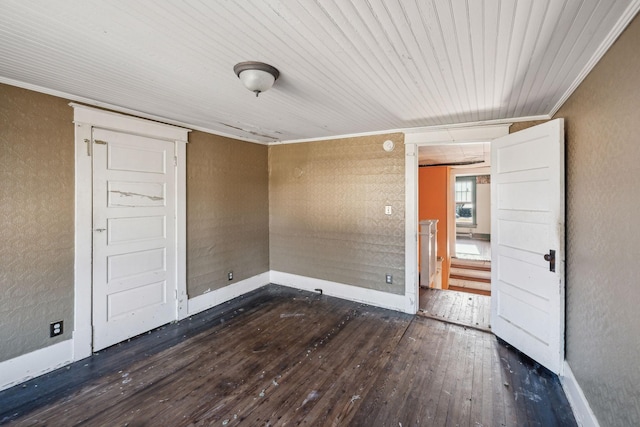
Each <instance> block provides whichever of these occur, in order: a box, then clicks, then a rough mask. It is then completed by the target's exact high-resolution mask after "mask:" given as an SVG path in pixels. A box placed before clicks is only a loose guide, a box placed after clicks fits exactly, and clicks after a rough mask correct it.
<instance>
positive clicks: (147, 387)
mask: <svg viewBox="0 0 640 427" xmlns="http://www.w3.org/2000/svg"><path fill="white" fill-rule="evenodd" d="M0 424H11V425H51V426H58V425H64V426H68V425H78V424H83V425H92V426H93V425H99V426H102V425H104V426H126V425H128V426H204V425H206V426H209V425H217V426H233V425H251V426H253V425H256V426H265V425H270V426H280V425H282V426H284V425H310V426H325V425H327V426H328V425H350V426H351V425H353V426H394V427H398V426H405V427H406V426H449V425H450V426H457V425H460V426H480V425H481V426H556V425H562V426H574V425H576V423H575V420H574V418H573V415H572V413H571V410H570V408H569V405H568V403H567V400H566V398H565V396H564V393H563V392H562V388H561V387H560V384H559V381H558V379H557V377H555V376H554V375H553V374H551V373H549V372H548V371H547V370H545V369H544V368H541V367H540V366H539V365H537V364H535V363H533V362H532V361H531V360H529V359H527V358H526V357H524V356H523V355H521V354H520V353H518V352H517V351H514V350H513V349H511V348H509V347H508V346H507V345H505V344H504V343H500V342H498V341H497V340H496V338H495V337H494V336H493V335H491V334H489V333H486V332H483V331H480V330H476V329H469V328H464V327H461V326H457V325H454V324H450V323H445V322H440V321H438V320H434V319H431V318H424V317H420V316H410V315H406V314H401V313H397V312H393V311H389V310H384V309H379V308H375V307H371V306H367V305H363V304H357V303H353V302H348V301H343V300H340V299H336V298H331V297H327V296H322V295H319V294H312V293H308V292H302V291H296V290H292V289H288V288H284V287H280V286H275V285H271V286H268V287H266V288H262V289H260V290H258V291H256V292H253V293H251V294H248V295H245V296H243V297H241V298H237V299H235V300H233V301H231V302H229V303H226V304H222V305H221V306H219V307H216V308H214V309H211V310H209V311H207V312H205V313H201V314H199V315H196V316H193V317H191V318H189V319H185V320H183V321H181V322H178V323H175V324H171V325H167V326H165V327H163V328H160V329H158V330H155V331H152V332H150V333H148V334H144V335H142V336H140V337H137V338H135V339H132V340H130V341H129V342H125V343H122V344H119V345H116V346H113V347H111V348H109V349H106V350H104V351H101V352H99V353H98V354H96V355H94V356H92V357H90V358H88V359H85V360H82V361H79V362H77V363H74V364H72V365H70V366H69V367H66V368H62V369H59V370H57V371H54V372H52V373H50V374H47V375H44V376H42V377H39V378H36V379H33V380H31V381H28V382H27V383H24V384H22V385H19V386H16V387H13V388H11V389H8V390H4V391H2V392H0Z"/></svg>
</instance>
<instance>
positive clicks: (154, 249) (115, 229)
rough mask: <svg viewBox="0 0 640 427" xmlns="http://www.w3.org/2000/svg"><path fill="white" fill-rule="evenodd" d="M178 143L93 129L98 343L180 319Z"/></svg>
mask: <svg viewBox="0 0 640 427" xmlns="http://www.w3.org/2000/svg"><path fill="white" fill-rule="evenodd" d="M173 151H174V147H173V143H172V142H169V141H163V140H159V139H153V138H148V137H142V136H137V135H131V134H128V133H122V132H114V131H110V130H103V129H97V128H94V129H93V227H94V230H93V231H94V233H93V350H94V351H97V350H100V349H103V348H105V347H108V346H110V345H113V344H115V343H118V342H120V341H123V340H125V339H127V338H130V337H133V336H135V335H138V334H140V333H143V332H146V331H148V330H151V329H153V328H156V327H158V326H161V325H163V324H165V323H168V322H171V321H172V320H175V319H176V315H177V313H176V301H177V289H176V280H175V268H176V264H175V260H176V239H175V237H176V236H175V233H174V232H172V230H175V214H174V213H175V209H176V183H175V166H174V156H173Z"/></svg>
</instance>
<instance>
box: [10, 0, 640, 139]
mask: <svg viewBox="0 0 640 427" xmlns="http://www.w3.org/2000/svg"><path fill="white" fill-rule="evenodd" d="M637 1H640V0H637ZM627 23H628V22H627ZM627 23H625V25H626V24H627ZM0 83H4V84H7V85H10V86H15V87H19V88H23V89H28V90H32V91H34V92H40V93H44V94H47V95H51V96H56V97H58V98H63V99H68V100H70V101H75V102H82V103H84V104H87V105H90V106H93V107H100V108H106V109H108V110H112V111H115V112H118V113H122V114H127V115H131V116H136V117H140V118H142V119H149V120H154V121H157V122H161V123H160V124H164V123H166V124H167V125H168V126H179V127H183V128H188V129H189V130H198V131H202V132H206V133H210V134H212V135H218V136H222V137H225V138H232V139H237V140H240V141H245V142H251V143H254V144H260V145H280V144H298V143H302V142H314V141H330V140H333V139H344V138H357V137H361V136H372V135H386V134H389V133H409V134H410V133H420V132H424V131H432V130H438V129H452V128H458V127H474V126H492V125H500V124H511V123H514V122H526V121H537V120H549V119H551V117H552V116H553V114H549V115H539V116H528V117H517V118H509V119H496V120H485V121H478V122H467V123H451V124H443V125H434V126H422V127H413V128H399V129H384V130H379V131H372V132H359V133H347V134H340V135H325V136H320V137H314V138H301V139H291V140H284V141H272V142H265V141H260V140H257V139H253V138H247V137H244V136H239V135H234V134H230V133H226V132H221V131H218V130H213V129H209V128H207V127H204V126H197V125H194V124H191V123H186V122H182V121H179V120H171V119H169V118H166V117H162V116H157V115H155V114H148V113H145V112H142V111H138V110H133V109H130V108H124V107H121V106H118V105H114V104H109V103H106V102H101V101H96V100H94V99H90V98H86V97H83V96H77V95H73V94H70V93H66V92H62V91H58V90H54V89H49V88H46V87H43V86H38V85H34V84H31V83H25V82H22V81H20V80H14V79H10V78H6V77H2V76H0ZM72 104H73V103H72ZM76 105H77V104H76ZM82 107H85V108H91V107H87V106H82ZM554 114H555V112H554Z"/></svg>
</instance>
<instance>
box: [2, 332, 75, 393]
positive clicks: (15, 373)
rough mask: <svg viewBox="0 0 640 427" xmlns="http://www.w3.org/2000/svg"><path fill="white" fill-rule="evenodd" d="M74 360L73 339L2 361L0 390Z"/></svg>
mask: <svg viewBox="0 0 640 427" xmlns="http://www.w3.org/2000/svg"><path fill="white" fill-rule="evenodd" d="M72 360H73V340H66V341H62V342H60V343H58V344H53V345H50V346H48V347H45V348H41V349H40V350H36V351H32V352H31V353H27V354H23V355H22V356H18V357H14V358H13V359H9V360H5V361H4V362H1V363H0V390H4V389H7V388H9V387H12V386H14V385H16V384H20V383H22V382H24V381H27V380H29V379H31V378H34V377H37V376H38V375H42V374H46V373H47V372H51V371H53V370H55V369H58V368H60V367H62V366H65V365H68V364H69V363H71V361H72Z"/></svg>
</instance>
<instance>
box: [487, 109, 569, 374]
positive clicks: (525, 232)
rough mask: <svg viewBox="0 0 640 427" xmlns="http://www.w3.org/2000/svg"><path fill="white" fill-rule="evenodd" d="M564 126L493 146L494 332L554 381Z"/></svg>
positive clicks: (560, 312) (559, 336)
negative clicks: (553, 257) (549, 256)
mask: <svg viewBox="0 0 640 427" xmlns="http://www.w3.org/2000/svg"><path fill="white" fill-rule="evenodd" d="M563 126H564V124H563V121H562V119H558V120H553V121H550V122H547V123H545V124H542V125H539V126H534V127H532V128H529V129H526V130H523V131H520V132H516V133H514V134H511V135H507V136H505V137H502V138H499V139H497V140H494V141H493V142H492V144H491V212H492V225H491V229H492V236H491V240H492V242H491V292H492V298H491V327H492V330H493V332H494V333H495V334H496V335H497V336H499V337H500V338H502V339H504V340H505V341H507V342H508V343H510V344H511V345H513V346H514V347H516V348H518V349H519V350H521V351H522V352H523V353H525V354H527V355H528V356H530V357H531V358H532V359H534V360H536V361H537V362H539V363H540V364H542V365H543V366H545V367H547V368H548V369H550V370H551V371H553V372H555V373H559V372H560V367H561V365H562V361H563V360H564V127H563ZM549 250H555V251H556V264H555V265H556V271H555V272H552V271H550V263H549V262H548V261H546V260H545V259H544V256H545V254H547V253H549Z"/></svg>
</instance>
